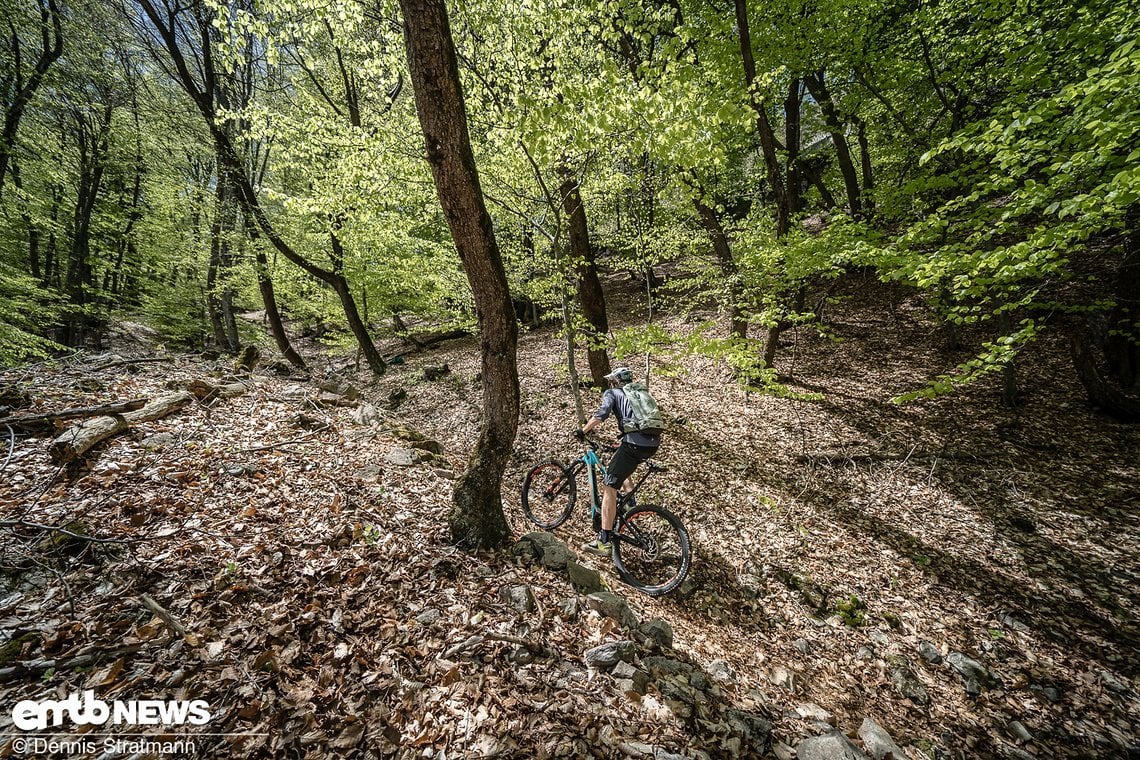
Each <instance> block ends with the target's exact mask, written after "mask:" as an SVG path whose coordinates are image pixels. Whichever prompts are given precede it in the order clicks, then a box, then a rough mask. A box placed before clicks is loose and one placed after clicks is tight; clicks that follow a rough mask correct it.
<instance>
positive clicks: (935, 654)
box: [918, 639, 942, 665]
mask: <svg viewBox="0 0 1140 760" xmlns="http://www.w3.org/2000/svg"><path fill="white" fill-rule="evenodd" d="M918 656H919V657H921V658H922V659H924V660H926V661H927V662H929V663H930V664H931V665H937V664H938V663H940V662H942V653H941V652H939V651H938V647H936V646H934V644H932V643H931V642H929V641H926V640H925V639H924V640H923V641H920V642H919V644H918Z"/></svg>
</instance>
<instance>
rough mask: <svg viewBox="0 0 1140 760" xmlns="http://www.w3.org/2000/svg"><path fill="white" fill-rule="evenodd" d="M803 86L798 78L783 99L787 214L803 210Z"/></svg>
mask: <svg viewBox="0 0 1140 760" xmlns="http://www.w3.org/2000/svg"><path fill="white" fill-rule="evenodd" d="M802 88H803V85H802V84H801V82H800V79H799V77H793V78H792V81H791V82H790V83H789V84H788V97H787V98H785V99H784V147H785V148H786V149H787V151H788V161H787V167H788V169H787V178H788V181H787V186H786V189H785V192H786V193H787V194H788V201H787V202H788V213H789V214H797V213H799V212H800V211H801V210H802V209H803V203H802V195H801V193H800V160H799V159H800V132H801V128H800V97H801V95H802Z"/></svg>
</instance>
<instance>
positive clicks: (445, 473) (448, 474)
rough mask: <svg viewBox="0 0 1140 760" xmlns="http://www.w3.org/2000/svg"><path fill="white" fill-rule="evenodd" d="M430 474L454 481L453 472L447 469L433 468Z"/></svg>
mask: <svg viewBox="0 0 1140 760" xmlns="http://www.w3.org/2000/svg"><path fill="white" fill-rule="evenodd" d="M432 472H434V473H435V476H436V477H437V478H443V479H444V480H455V471H454V470H452V469H451V468H449V467H435V468H433V469H432Z"/></svg>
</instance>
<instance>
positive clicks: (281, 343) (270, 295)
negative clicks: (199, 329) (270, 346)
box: [255, 246, 305, 369]
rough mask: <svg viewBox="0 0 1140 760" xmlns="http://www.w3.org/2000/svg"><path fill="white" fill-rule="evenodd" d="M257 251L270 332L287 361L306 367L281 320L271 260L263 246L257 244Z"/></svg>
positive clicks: (258, 275) (258, 281)
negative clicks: (270, 272)
mask: <svg viewBox="0 0 1140 760" xmlns="http://www.w3.org/2000/svg"><path fill="white" fill-rule="evenodd" d="M256 250H257V253H256V254H255V256H256V258H257V289H258V291H259V292H260V293H261V303H262V305H264V306H265V319H266V320H267V321H268V322H269V332H270V333H272V334H273V340H274V342H276V343H277V350H278V351H280V352H281V355H282V356H284V357H285V361H287V362H289V363H290V364H292V365H293V366H294V367H296V368H297V369H304V368H305V360H304V359H302V358H301V355H300V354H299V353H297V351H296V350H295V349H294V348H293V344H292V343H290V342H289V335H288V334H287V333H286V332H285V324H284V323H283V322H282V321H281V311H280V310H279V309H278V308H277V296H276V295H275V294H274V292H273V280H272V278H270V276H269V261H268V259H267V257H266V255H265V251H264V250H263V249H262V247H261V246H256Z"/></svg>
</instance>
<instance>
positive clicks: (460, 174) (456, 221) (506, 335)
mask: <svg viewBox="0 0 1140 760" xmlns="http://www.w3.org/2000/svg"><path fill="white" fill-rule="evenodd" d="M400 9H401V11H402V12H403V19H404V39H405V43H406V45H407V51H408V68H409V69H410V71H411V76H412V86H413V89H414V91H415V97H416V108H417V111H418V113H419V118H420V125H421V127H422V128H423V135H424V147H425V149H426V151H427V160H428V163H430V164H431V169H432V176H433V178H434V180H435V186H436V190H437V191H438V193H439V201H440V205H441V206H442V207H443V213H444V216H446V217H447V223H448V226H449V227H450V228H451V235H452V239H453V240H454V241H455V247H456V249H457V251H458V252H459V258H460V261H462V262H463V268H464V270H465V271H466V272H467V279H468V281H469V282H470V283H471V292H472V293H473V294H474V297H475V310H476V314H477V316H478V327H479V350H480V355H481V357H482V362H481V364H482V381H483V422H482V426H481V428H480V431H479V439H478V441H477V442H476V443H475V447H474V449H473V450H472V452H471V458H470V460H469V461H468V464H467V470H466V471H465V472H464V473H463V474H462V475H461V476H460V478H459V482H458V483H457V484H456V487H455V496H454V501H455V505H454V508H453V509H452V513H451V518H450V523H451V536H452V538H453V539H454V540H455V542H456V543H457V544H459V545H461V546H466V547H480V546H481V547H492V546H499V545H501V544H503V543H504V542H505V541H506V540H507V539H508V537H509V536H510V530H509V528H508V527H507V522H506V518H505V517H504V515H503V506H502V498H501V484H502V477H503V470H504V469H505V468H506V464H507V458H508V456H509V455H510V451H511V447H512V445H513V443H514V440H515V433H516V432H517V430H518V420H519V379H518V367H517V365H516V356H515V353H516V346H517V342H518V323H517V322H516V320H515V313H514V309H513V307H512V305H511V297H510V293H509V291H508V288H507V276H506V272H505V271H504V270H503V262H502V258H501V256H500V253H499V246H498V243H497V241H496V240H495V231H494V229H493V226H492V222H491V216H490V214H488V213H487V208H486V205H485V202H484V200H483V190H482V188H481V187H480V185H479V175H478V172H477V170H476V168H475V156H474V154H473V153H472V150H471V137H470V134H469V132H468V129H467V113H466V111H465V108H464V103H463V88H462V85H461V83H460V81H459V66H458V63H457V61H456V55H455V43H454V41H453V40H452V37H451V27H450V24H449V22H448V16H447V7H446V6H445V5H444V2H443V0H400Z"/></svg>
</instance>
